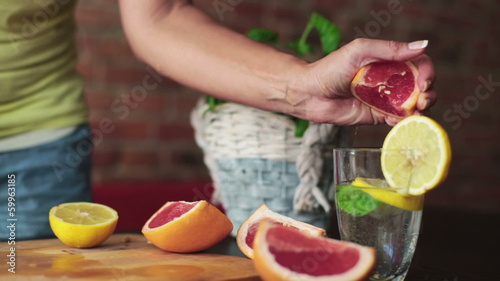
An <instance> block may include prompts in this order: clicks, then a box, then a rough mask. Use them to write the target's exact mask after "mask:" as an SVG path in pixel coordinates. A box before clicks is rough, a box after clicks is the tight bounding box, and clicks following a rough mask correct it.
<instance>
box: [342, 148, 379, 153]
mask: <svg viewBox="0 0 500 281" xmlns="http://www.w3.org/2000/svg"><path fill="white" fill-rule="evenodd" d="M333 151H364V152H371V151H372V152H377V151H382V148H375V147H371V148H370V147H336V148H334V149H333Z"/></svg>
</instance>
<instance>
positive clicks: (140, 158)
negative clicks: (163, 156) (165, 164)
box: [120, 149, 158, 166]
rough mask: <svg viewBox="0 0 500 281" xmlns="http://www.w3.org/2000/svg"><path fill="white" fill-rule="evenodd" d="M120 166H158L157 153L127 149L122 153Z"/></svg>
mask: <svg viewBox="0 0 500 281" xmlns="http://www.w3.org/2000/svg"><path fill="white" fill-rule="evenodd" d="M120 162H121V164H123V165H149V166H155V165H158V153H157V152H155V151H143V150H132V149H127V150H125V151H123V152H122V155H121V159H120Z"/></svg>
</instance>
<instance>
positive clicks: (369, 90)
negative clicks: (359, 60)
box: [351, 61, 420, 119]
mask: <svg viewBox="0 0 500 281" xmlns="http://www.w3.org/2000/svg"><path fill="white" fill-rule="evenodd" d="M417 76H418V71H417V68H416V67H415V65H414V64H413V63H412V62H409V61H408V62H397V61H383V62H375V63H371V64H368V65H365V66H364V67H362V68H361V69H360V70H359V71H358V73H357V74H356V76H355V77H354V79H353V80H352V82H351V92H352V94H353V95H354V96H355V97H356V98H357V99H359V100H361V101H362V102H363V103H365V104H366V105H368V106H370V107H372V108H374V109H376V110H378V111H380V112H383V113H385V114H387V115H390V116H393V117H395V118H398V119H401V118H404V117H406V116H409V115H412V114H413V112H414V111H415V106H416V103H417V99H418V96H419V94H420V90H419V88H418V85H417Z"/></svg>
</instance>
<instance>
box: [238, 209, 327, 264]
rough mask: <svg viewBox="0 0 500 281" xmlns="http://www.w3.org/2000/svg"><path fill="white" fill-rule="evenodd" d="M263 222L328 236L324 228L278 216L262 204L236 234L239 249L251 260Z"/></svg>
mask: <svg viewBox="0 0 500 281" xmlns="http://www.w3.org/2000/svg"><path fill="white" fill-rule="evenodd" d="M262 221H271V222H274V223H276V224H280V225H284V226H287V227H290V228H294V229H298V230H300V231H304V232H307V233H309V234H311V235H314V236H325V235H326V231H325V230H324V229H322V228H319V227H316V226H314V225H310V224H307V223H304V222H301V221H298V220H295V219H292V218H290V217H287V216H284V215H281V214H278V213H276V212H273V211H272V210H271V209H269V208H268V207H267V206H266V204H262V205H261V206H260V207H259V208H257V210H255V211H254V212H253V213H252V215H251V216H250V217H248V219H246V220H245V221H244V222H243V223H242V224H241V226H240V228H239V229H238V233H237V234H236V243H237V245H238V248H240V250H241V252H243V254H245V255H246V256H247V257H249V258H251V259H253V257H254V252H253V242H254V238H255V233H256V232H257V229H258V228H259V225H260V223H261V222H262Z"/></svg>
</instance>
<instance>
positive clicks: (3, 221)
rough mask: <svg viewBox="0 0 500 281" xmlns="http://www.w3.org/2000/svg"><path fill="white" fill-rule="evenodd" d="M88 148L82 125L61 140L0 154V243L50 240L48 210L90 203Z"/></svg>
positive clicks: (52, 235)
mask: <svg viewBox="0 0 500 281" xmlns="http://www.w3.org/2000/svg"><path fill="white" fill-rule="evenodd" d="M92 149H93V145H92V141H91V139H90V128H89V126H88V125H86V124H85V125H80V126H78V127H77V129H76V130H75V131H73V132H72V133H71V134H70V135H67V136H65V137H63V138H61V139H58V140H55V141H52V142H49V143H45V144H42V145H38V146H35V147H30V148H27V149H20V150H15V151H9V152H3V153H0V241H7V240H9V238H10V240H28V239H40V238H50V237H54V234H53V232H52V230H51V229H50V225H49V219H48V216H49V210H50V208H51V207H53V206H55V205H58V204H61V203H65V202H77V201H91V199H92V193H91V183H90V158H91V154H92ZM10 240H9V241H10Z"/></svg>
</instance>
